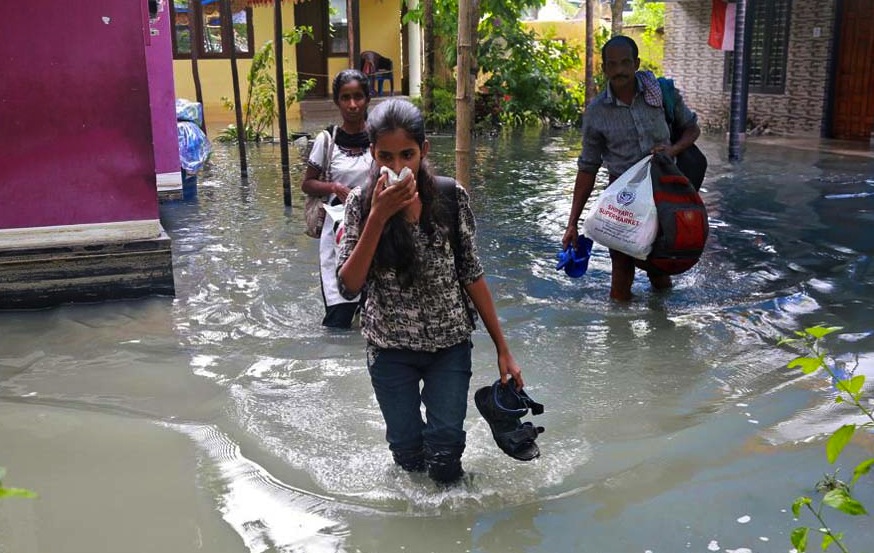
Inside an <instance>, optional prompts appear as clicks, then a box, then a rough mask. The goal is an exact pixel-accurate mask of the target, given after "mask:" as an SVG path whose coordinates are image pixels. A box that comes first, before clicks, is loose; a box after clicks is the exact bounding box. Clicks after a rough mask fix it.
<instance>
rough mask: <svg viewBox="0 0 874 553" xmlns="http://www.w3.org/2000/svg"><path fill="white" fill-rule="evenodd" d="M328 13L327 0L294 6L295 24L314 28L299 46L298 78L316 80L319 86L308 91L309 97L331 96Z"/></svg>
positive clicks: (297, 47) (297, 50)
mask: <svg viewBox="0 0 874 553" xmlns="http://www.w3.org/2000/svg"><path fill="white" fill-rule="evenodd" d="M326 16H327V10H326V9H325V3H324V2H298V3H296V4H295V5H294V24H295V25H296V26H298V27H303V26H309V27H312V29H313V36H312V37H309V36H305V37H304V38H303V40H301V41H300V42H299V43H298V44H297V46H296V52H297V76H298V81H305V80H307V79H312V78H314V79H316V85H315V86H314V87H313V88H311V89H310V90H309V92H307V94H306V96H305V97H306V98H324V97H326V96H327V95H328V75H327V73H328V56H327V51H326V48H327V44H326V42H325V38H326V37H327V35H328V29H327V24H326V22H327V17H326Z"/></svg>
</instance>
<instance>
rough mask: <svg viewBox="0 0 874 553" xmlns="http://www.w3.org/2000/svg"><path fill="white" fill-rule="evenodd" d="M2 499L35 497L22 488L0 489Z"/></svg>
mask: <svg viewBox="0 0 874 553" xmlns="http://www.w3.org/2000/svg"><path fill="white" fill-rule="evenodd" d="M3 497H36V494H35V493H33V492H32V491H30V490H25V489H24V488H0V498H3Z"/></svg>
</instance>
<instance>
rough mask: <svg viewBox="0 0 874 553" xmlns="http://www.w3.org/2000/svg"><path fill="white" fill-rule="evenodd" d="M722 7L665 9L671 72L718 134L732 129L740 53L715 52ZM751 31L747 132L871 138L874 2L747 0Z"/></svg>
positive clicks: (687, 1) (686, 3)
mask: <svg viewBox="0 0 874 553" xmlns="http://www.w3.org/2000/svg"><path fill="white" fill-rule="evenodd" d="M721 1H722V0H716V2H721ZM714 8H716V9H718V8H719V6H716V5H715V3H714V0H678V1H671V2H666V14H665V53H664V64H665V72H666V74H667V75H669V76H671V77H673V78H674V79H675V80H676V82H677V84H678V86H679V87H680V89H681V90H682V92H683V94H684V98H685V100H686V102H687V103H688V104H689V105H690V106H691V107H692V108H693V109H694V110H695V111H696V112H697V114H698V118H699V122H700V123H701V126H702V128H704V129H705V130H713V131H716V130H725V129H727V128H728V121H729V113H730V99H731V79H732V75H731V72H732V71H731V69H732V63H733V55H734V54H733V53H732V52H726V51H722V50H717V49H714V48H712V47H710V46H708V36H709V33H710V28H711V15H712V12H713V10H714ZM746 26H747V29H748V31H747V33H748V35H747V36H748V38H747V43H746V44H747V50H748V51H749V54H750V61H749V65H748V67H749V78H748V89H749V90H748V102H747V106H748V107H747V128H756V127H758V128H760V129H765V128H767V129H768V130H769V131H771V132H774V133H777V134H784V135H799V136H802V135H808V136H821V137H826V138H838V139H846V140H856V141H870V140H872V136H874V94H872V91H874V33H872V31H871V29H874V1H872V0H747V3H746Z"/></svg>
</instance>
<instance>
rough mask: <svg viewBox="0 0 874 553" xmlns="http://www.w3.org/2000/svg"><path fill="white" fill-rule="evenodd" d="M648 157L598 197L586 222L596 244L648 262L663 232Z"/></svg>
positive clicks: (588, 232) (590, 235) (587, 230)
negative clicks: (659, 234) (654, 245)
mask: <svg viewBox="0 0 874 553" xmlns="http://www.w3.org/2000/svg"><path fill="white" fill-rule="evenodd" d="M651 160H652V155H648V156H646V157H645V158H643V159H641V160H640V161H638V162H637V163H635V164H634V165H633V166H632V167H631V168H630V169H628V170H627V171H625V172H624V173H622V175H620V176H619V178H618V179H616V180H615V181H613V182H612V183H611V184H610V185H609V186H608V187H607V188H606V189H605V190H604V191H603V192H601V195H600V196H599V197H598V200H597V201H596V202H595V205H593V206H592V209H591V210H590V211H589V213H588V215H587V216H586V218H585V221H583V233H584V234H585V235H586V236H588V237H589V238H591V239H592V240H594V241H595V242H597V243H599V244H601V245H602V246H606V247H608V248H610V249H612V250H619V251H620V252H622V253H625V254H627V255H630V256H631V257H634V258H637V259H646V257H647V256H648V255H649V252H650V250H652V244H653V242H654V241H655V238H656V234H657V233H658V230H659V220H658V213H657V212H656V206H655V201H654V200H653V195H652V178H651V172H650V163H651Z"/></svg>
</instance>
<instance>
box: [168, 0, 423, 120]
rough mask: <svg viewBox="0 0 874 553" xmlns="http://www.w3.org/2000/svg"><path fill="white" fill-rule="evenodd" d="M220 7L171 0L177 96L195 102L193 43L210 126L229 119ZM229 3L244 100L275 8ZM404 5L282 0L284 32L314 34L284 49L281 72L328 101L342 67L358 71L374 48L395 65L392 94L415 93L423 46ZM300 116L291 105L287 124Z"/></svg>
mask: <svg viewBox="0 0 874 553" xmlns="http://www.w3.org/2000/svg"><path fill="white" fill-rule="evenodd" d="M218 5H219V2H217V1H216V0H199V1H198V2H190V1H189V0H170V8H171V14H170V17H171V19H172V22H173V24H172V31H171V33H172V38H173V72H174V81H175V83H176V85H175V86H176V95H177V97H179V98H186V99H189V100H195V99H196V85H195V75H194V71H193V63H192V60H191V48H192V45H197V46H196V48H197V51H196V57H197V79H199V81H200V89H201V96H202V99H203V107H204V112H205V116H206V120H207V122H208V123H210V122H222V123H227V122H232V121H233V118H234V115H233V112H232V111H230V110H228V109H227V108H226V107H225V101H224V100H223V98H227V99H231V100H232V99H233V81H232V76H231V68H230V63H229V58H230V54H229V52H230V43H231V39H230V38H229V37H230V36H231V33H230V32H229V29H228V25H227V22H223V21H222V17H221V13H220V10H219V9H218ZM231 5H232V13H233V15H232V21H233V23H232V26H233V37H234V38H233V41H234V43H235V45H236V56H237V66H238V71H239V79H240V93H241V96H242V101H243V102H245V101H246V94H247V91H246V75H247V74H248V72H249V69H250V68H251V64H252V56H253V54H254V52H255V51H257V50H258V49H260V48H261V47H262V46H264V44H265V43H266V42H267V41H272V40H273V37H274V34H275V30H274V29H275V19H274V13H275V11H274V10H275V7H274V3H273V0H233V1H232V2H231ZM404 6H405V5H402V4H401V3H400V2H395V3H393V2H386V1H385V0H351V1H347V0H328V1H321V0H307V1H304V0H297V1H292V0H283V1H282V3H281V19H282V27H283V29H284V30H286V31H287V30H289V29H291V28H292V27H303V26H308V27H311V28H312V36H311V37H310V36H307V37H305V38H304V40H303V41H302V42H301V43H300V44H298V45H297V46H296V47H289V46H288V45H285V46H284V57H285V70H286V72H290V73H296V74H297V75H298V78H299V79H310V78H312V79H315V87H314V88H313V89H312V90H311V91H310V92H309V93H308V94H307V98H310V99H324V98H330V96H331V90H330V88H331V81H332V79H333V76H334V75H336V74H337V72H339V71H340V70H342V69H346V68H348V67H350V66H351V67H356V66H357V64H358V59H359V54H360V53H361V52H363V51H367V50H372V51H375V52H378V53H379V54H380V55H381V56H383V57H385V58H388V59H390V60H391V61H392V71H393V81H394V84H395V88H394V93H395V94H401V93H403V94H409V92H410V90H411V89H412V90H413V91H414V92H418V81H417V79H416V76H417V75H418V68H419V67H420V65H419V59H420V46H419V42H420V41H419V37H418V34H417V27H416V26H414V25H402V24H401V17H402V15H403V14H402V9H405V7H404ZM189 10H190V11H191V13H189ZM347 10H348V11H351V13H347ZM350 27H351V28H350ZM196 37H199V40H198V38H196ZM410 45H413V46H412V47H411V46H410ZM411 67H412V68H413V69H412V72H411V69H410V68H411ZM386 91H387V88H386ZM300 114H301V111H300V104H298V103H295V104H293V105H292V107H291V109H289V111H288V119H289V120H290V121H294V120H299V119H300Z"/></svg>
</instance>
